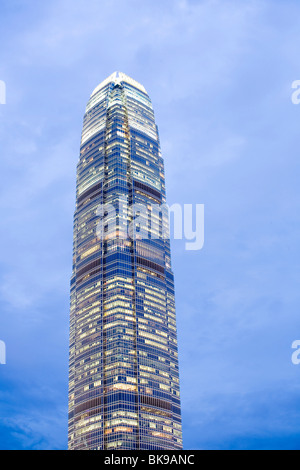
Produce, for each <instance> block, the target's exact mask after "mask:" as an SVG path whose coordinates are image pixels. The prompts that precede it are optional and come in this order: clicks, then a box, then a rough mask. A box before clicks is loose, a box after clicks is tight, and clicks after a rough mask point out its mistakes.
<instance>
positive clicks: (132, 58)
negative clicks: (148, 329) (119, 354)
mask: <svg viewBox="0 0 300 470" xmlns="http://www.w3.org/2000/svg"><path fill="white" fill-rule="evenodd" d="M0 17H1V31H0V40H1V53H0V58H1V60H0V80H3V81H5V83H6V87H7V103H6V105H0V148H1V158H0V171H1V186H0V213H1V219H0V234H1V258H0V312H1V315H0V340H3V341H5V343H6V349H7V363H6V364H5V365H0V449H65V448H66V447H67V380H68V377H67V374H68V370H67V369H68V318H69V279H70V274H71V258H72V224H73V220H72V219H73V211H74V204H75V176H76V175H75V173H76V168H75V167H76V163H77V159H78V153H79V144H80V133H81V127H82V119H83V114H84V108H85V105H86V102H87V100H88V98H89V95H90V93H91V92H92V90H93V89H94V88H95V87H96V86H97V85H98V83H100V82H101V81H102V80H103V79H104V78H106V77H107V76H108V75H110V74H111V73H112V72H113V71H115V70H120V71H123V72H124V73H126V74H128V75H130V76H132V77H133V78H135V79H136V80H138V81H139V82H141V83H142V84H143V85H144V86H145V88H146V89H147V91H148V93H149V95H150V97H151V99H152V102H153V106H154V110H155V115H156V121H157V124H158V126H159V132H160V139H161V147H162V153H163V156H164V159H165V169H166V182H167V197H168V202H169V203H170V204H173V203H180V204H184V203H185V204H188V203H193V204H196V203H198V204H204V205H205V243H204V247H203V249H202V250H200V251H199V252H193V251H186V250H185V242H184V241H181V240H176V241H174V242H173V243H172V262H173V269H174V273H175V281H176V305H177V323H178V342H179V358H180V375H181V395H182V415H183V432H184V447H185V448H186V449H299V448H300V425H299V422H300V406H299V403H300V365H299V366H296V365H294V364H292V361H291V355H292V352H293V351H292V349H291V345H292V342H293V341H294V340H297V339H300V315H299V310H300V289H299V280H300V276H299V268H300V258H299V239H300V237H299V235H300V223H299V214H300V193H299V174H300V164H299V135H300V105H298V106H297V105H295V104H293V103H292V101H291V95H292V88H291V86H292V82H293V81H294V80H298V79H300V66H299V51H298V47H297V46H298V44H299V40H300V4H299V2H298V1H296V0H295V1H292V0H284V1H279V0H269V1H267V0H259V1H258V0H257V1H256V0H247V1H234V0H203V1H201V0H164V1H163V2H158V1H156V0H151V1H150V0H143V1H142V2H141V1H137V0H109V1H108V0H101V1H99V0H97V1H96V0H85V1H83V0H59V1H58V0H50V1H49V2H36V1H33V0H26V1H23V0H1V2H0Z"/></svg>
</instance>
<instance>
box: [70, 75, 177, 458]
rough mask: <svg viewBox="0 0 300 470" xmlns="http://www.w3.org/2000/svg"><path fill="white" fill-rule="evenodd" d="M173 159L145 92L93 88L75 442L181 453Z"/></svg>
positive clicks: (83, 183)
mask: <svg viewBox="0 0 300 470" xmlns="http://www.w3.org/2000/svg"><path fill="white" fill-rule="evenodd" d="M165 203H166V196H165V177H164V164H163V159H162V156H161V152H160V143H159V136H158V129H157V126H156V124H155V119H154V113H153V108H152V104H151V101H150V98H149V96H148V94H147V92H146V90H145V88H144V87H143V86H142V85H141V84H139V83H138V82H136V81H135V80H133V79H132V78H130V77H128V76H127V75H125V74H123V73H120V72H115V73H113V74H112V75H111V76H110V77H108V78H107V79H106V80H104V81H103V82H102V83H101V84H100V85H99V86H98V87H97V88H96V89H95V90H94V91H93V93H92V95H91V97H90V99H89V101H88V104H87V107H86V112H85V115H84V122H83V131H82V136H81V146H80V158H79V162H78V166H77V191H76V209H75V214H74V245H73V247H74V248H73V273H72V278H71V309H70V365H69V449H70V450H76V449H78V450H79V449H94V450H97V449H99V450H101V449H108V450H117V449H128V450H147V449H181V448H182V435H181V411H180V395H179V374H178V356H177V333H176V317H175V300H174V279H173V273H172V269H171V257H170V241H169V236H165V235H166V234H168V217H167V216H166V206H165Z"/></svg>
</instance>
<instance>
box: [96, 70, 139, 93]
mask: <svg viewBox="0 0 300 470" xmlns="http://www.w3.org/2000/svg"><path fill="white" fill-rule="evenodd" d="M110 82H113V83H115V84H117V83H120V82H127V83H129V84H130V85H132V86H134V87H135V88H137V89H138V90H141V91H142V92H143V93H146V94H147V91H146V90H145V88H144V87H143V85H141V84H140V83H139V82H137V81H136V80H134V79H133V78H131V77H129V76H128V75H126V74H125V73H123V72H114V73H112V74H111V75H110V76H109V77H107V78H106V79H105V80H103V82H101V83H100V84H99V85H98V86H97V87H96V88H95V89H94V91H93V93H92V94H91V96H93V95H95V93H97V92H98V91H99V90H101V88H103V87H105V86H106V85H107V84H108V83H110Z"/></svg>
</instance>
